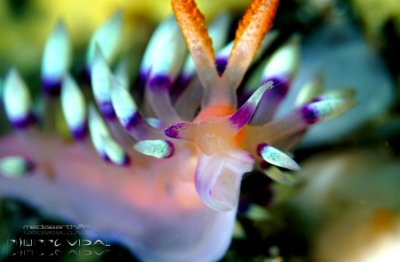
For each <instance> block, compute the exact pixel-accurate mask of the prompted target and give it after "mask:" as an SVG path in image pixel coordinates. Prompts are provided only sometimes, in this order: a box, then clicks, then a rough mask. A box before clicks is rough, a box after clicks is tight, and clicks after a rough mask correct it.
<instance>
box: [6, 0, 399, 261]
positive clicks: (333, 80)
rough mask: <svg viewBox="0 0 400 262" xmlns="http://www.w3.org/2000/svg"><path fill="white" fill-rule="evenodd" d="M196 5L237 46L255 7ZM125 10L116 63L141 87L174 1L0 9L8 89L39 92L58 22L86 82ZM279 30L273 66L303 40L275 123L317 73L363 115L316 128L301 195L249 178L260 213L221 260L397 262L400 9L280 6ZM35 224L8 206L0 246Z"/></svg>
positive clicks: (25, 212) (240, 228)
mask: <svg viewBox="0 0 400 262" xmlns="http://www.w3.org/2000/svg"><path fill="white" fill-rule="evenodd" d="M196 2H197V4H198V7H199V9H200V10H201V11H202V12H203V14H204V15H205V17H206V21H210V20H212V18H214V17H215V16H216V15H217V14H218V13H219V12H220V11H222V10H228V11H229V12H230V13H231V14H232V15H233V17H234V18H235V19H234V23H233V24H232V29H231V31H232V32H231V33H230V35H231V37H232V38H233V36H234V30H235V28H236V25H237V22H238V21H239V19H240V17H241V15H242V14H243V12H244V10H245V9H246V8H247V7H248V6H249V4H250V1H249V0H219V1H212V0H197V1H196ZM118 10H121V11H123V17H124V18H123V19H124V28H123V36H122V37H123V41H122V44H121V46H120V48H119V51H118V56H117V59H118V58H119V57H129V73H130V77H131V78H132V80H133V82H135V79H136V77H137V72H138V67H139V65H140V62H141V56H142V54H143V51H144V49H145V47H146V44H147V41H148V39H149V38H150V36H151V33H152V32H153V30H154V28H155V27H156V25H157V24H158V23H159V22H160V21H161V20H163V19H164V18H166V17H168V16H169V15H171V14H172V9H171V4H170V1H169V0H157V1H141V0H96V1H82V0H80V1H78V0H68V1H53V0H37V1H35V0H4V1H1V2H0V36H1V39H0V87H1V80H2V79H3V77H4V75H5V73H6V72H7V70H8V69H9V68H10V67H13V66H14V67H16V68H17V69H18V70H19V71H20V72H21V75H22V76H23V78H24V79H25V80H26V82H27V83H28V85H29V86H30V88H32V89H33V90H39V89H40V66H41V57H42V54H43V47H44V44H45V41H46V39H47V37H48V35H49V34H50V33H51V32H52V30H53V29H54V27H55V25H56V23H57V21H58V20H59V19H60V18H62V19H64V21H65V24H66V27H67V29H68V33H69V34H70V37H71V39H72V42H73V67H72V71H73V73H74V74H75V75H79V74H80V73H81V72H82V71H83V70H84V66H85V56H86V50H87V44H88V42H89V40H90V37H91V35H92V34H93V32H94V31H95V30H96V28H97V27H98V26H100V25H101V24H102V23H103V22H104V21H106V20H107V19H108V18H109V17H110V16H111V15H112V14H113V13H114V12H115V11H118ZM274 28H277V29H278V30H279V31H280V36H279V37H278V39H277V40H276V43H275V44H274V45H272V47H271V49H270V50H268V51H267V52H266V53H265V54H264V57H265V58H267V57H268V55H270V54H271V52H272V51H273V50H274V49H276V48H277V47H278V46H279V45H280V44H281V43H283V42H284V41H285V40H287V38H288V37H289V36H291V35H292V34H294V33H297V34H299V35H300V36H301V39H302V40H301V42H302V47H301V59H302V60H301V65H300V70H299V73H298V75H297V77H296V78H295V80H294V82H293V85H292V87H291V91H290V93H289V94H288V97H287V100H286V101H285V103H284V104H283V105H282V107H281V109H280V113H279V114H284V113H285V112H288V111H289V109H290V104H293V101H294V99H295V96H296V94H297V93H296V92H298V89H299V88H300V86H301V85H302V84H303V83H304V82H305V81H306V80H307V79H309V78H310V77H312V76H313V75H315V74H317V73H319V72H322V74H323V75H324V79H325V87H326V88H327V89H330V88H335V87H351V88H354V89H356V90H357V96H356V99H357V100H358V102H359V105H358V106H357V107H356V108H355V109H352V111H350V112H349V113H348V114H346V115H345V116H343V117H340V118H338V119H335V120H334V121H331V122H328V123H324V124H321V125H319V126H318V127H316V128H313V129H312V130H310V134H309V135H308V136H307V137H306V138H305V140H304V142H303V143H302V144H301V145H300V147H299V148H298V149H297V150H296V151H295V153H294V155H295V159H296V160H297V161H298V162H299V163H300V165H301V166H302V168H303V170H302V171H301V172H299V173H296V174H295V175H296V176H297V177H298V178H299V182H298V183H297V184H296V185H293V186H288V185H282V184H278V183H275V182H274V183H273V182H272V181H271V180H270V179H268V178H266V177H263V175H260V174H253V175H252V176H246V177H245V178H244V181H243V185H242V195H243V198H245V199H247V200H249V201H250V202H252V203H253V204H254V207H255V209H252V211H251V212H249V211H248V210H247V211H246V212H241V213H239V215H238V223H237V228H236V231H235V238H234V240H233V242H232V245H231V248H230V249H229V251H228V253H227V255H226V257H225V258H224V259H223V260H222V261H260V262H261V261H291V262H302V261H317V262H319V261H323V262H329V261H352V262H353V261H398V259H399V258H400V190H399V189H400V159H399V157H400V97H399V90H400V1H398V0H347V1H346V0H281V3H280V7H279V9H278V14H277V17H276V20H275V23H274ZM29 219H36V220H39V221H42V223H46V222H47V223H54V221H52V220H51V222H50V220H48V218H43V217H41V216H40V212H38V211H37V210H32V209H30V208H29V207H28V206H25V205H24V204H23V203H19V202H17V201H14V200H10V199H3V200H1V201H0V232H2V233H1V234H0V238H1V239H2V240H4V239H7V238H10V237H16V236H18V234H19V233H20V232H18V229H20V228H21V227H20V225H21V224H24V223H25V221H26V220H29ZM17 225H18V226H17ZM1 243H3V242H1ZM9 254H10V248H7V247H5V246H4V245H2V244H0V259H1V260H2V261H12V259H13V257H10V256H9ZM79 259H82V261H118V260H121V261H122V260H124V259H125V260H126V259H131V260H134V258H133V257H131V254H130V253H129V251H128V250H126V249H124V247H121V246H117V245H115V246H114V245H113V246H112V248H111V251H110V252H109V253H108V255H107V256H87V257H79ZM27 261H28V260H27ZM29 261H30V260H29ZM65 261H66V260H65ZM74 261H77V260H74Z"/></svg>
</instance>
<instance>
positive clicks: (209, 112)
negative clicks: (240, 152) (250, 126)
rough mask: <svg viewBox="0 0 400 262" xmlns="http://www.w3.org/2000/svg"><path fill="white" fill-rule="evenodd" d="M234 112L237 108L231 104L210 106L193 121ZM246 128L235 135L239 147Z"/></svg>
mask: <svg viewBox="0 0 400 262" xmlns="http://www.w3.org/2000/svg"><path fill="white" fill-rule="evenodd" d="M234 113H235V109H233V108H232V107H230V106H226V105H217V106H212V107H208V108H206V109H204V110H202V111H201V112H200V113H199V115H198V116H197V117H196V119H195V120H194V121H193V122H194V123H196V122H201V121H205V120H207V118H209V117H213V116H217V117H224V116H229V115H232V114H234ZM244 130H245V129H244V128H242V129H240V130H239V131H238V132H237V134H236V136H235V139H234V141H235V143H236V146H238V147H239V146H240V145H242V143H243V139H244V134H245V132H244Z"/></svg>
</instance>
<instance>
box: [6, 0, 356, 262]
mask: <svg viewBox="0 0 400 262" xmlns="http://www.w3.org/2000/svg"><path fill="white" fill-rule="evenodd" d="M172 6H173V9H174V12H175V16H176V18H169V19H167V20H165V21H164V22H162V23H161V24H160V25H159V26H158V28H157V29H156V31H155V32H154V34H153V36H152V38H151V40H150V42H149V45H148V47H147V49H146V52H145V53H144V57H143V60H142V64H141V67H140V78H141V80H142V81H141V82H143V83H145V84H144V88H143V90H136V91H137V92H136V93H138V95H135V99H134V96H132V94H131V92H130V91H129V89H128V86H129V79H128V77H127V71H126V70H127V68H126V65H125V64H124V63H123V62H122V63H121V64H120V65H119V66H117V67H116V69H115V71H112V70H111V69H110V63H111V61H112V57H113V56H114V55H115V50H116V46H117V44H118V41H117V39H118V35H119V32H120V28H121V17H122V15H121V13H117V14H116V15H115V16H114V17H112V19H111V20H110V21H109V22H107V23H105V24H104V25H103V26H102V27H100V28H99V29H98V31H96V33H95V34H94V37H93V38H92V41H91V43H90V45H89V51H88V56H87V63H86V67H87V69H88V70H87V71H88V73H89V74H90V80H91V86H92V90H93V98H92V100H94V101H95V102H96V104H97V108H98V109H96V106H95V105H93V104H92V103H90V102H89V103H88V105H86V102H85V101H87V100H90V98H88V94H87V92H86V93H85V92H84V91H83V90H82V89H81V88H80V86H79V85H80V84H81V83H80V82H77V81H76V80H75V79H74V77H73V76H71V75H70V74H69V70H70V65H71V60H70V57H71V45H70V40H69V36H68V34H67V31H66V29H65V25H64V23H63V22H60V23H59V24H58V25H57V26H56V28H55V30H54V32H53V33H52V35H51V36H50V37H49V40H48V42H47V44H46V47H45V51H44V55H43V63H42V81H43V97H42V100H43V106H42V107H43V108H44V110H42V111H43V112H42V114H41V115H40V114H39V115H38V113H37V112H38V110H35V109H37V108H34V107H32V103H31V98H30V94H29V91H28V87H27V85H26V84H25V83H24V81H23V79H22V77H21V76H20V75H19V73H18V71H17V70H16V69H11V70H10V71H9V72H8V73H7V75H6V76H5V79H4V92H3V93H4V94H3V100H4V111H5V113H6V116H7V118H8V120H9V122H10V123H11V124H12V126H13V127H14V132H13V133H12V134H10V135H8V136H6V137H3V138H2V139H1V141H0V172H1V174H2V176H1V177H0V193H1V195H3V196H11V197H15V198H18V199H22V200H23V201H25V202H28V203H30V204H31V205H33V206H35V207H36V208H37V209H39V210H40V211H41V212H42V213H43V214H46V215H50V216H56V217H61V218H63V219H66V220H68V221H71V222H76V223H83V224H86V225H88V226H89V227H90V230H87V231H85V232H83V234H85V236H86V237H92V238H96V237H100V238H106V239H108V240H109V241H117V242H119V243H122V244H123V245H125V246H127V247H128V248H130V250H131V251H132V252H133V253H134V254H135V255H136V256H137V257H138V258H139V259H140V260H143V261H215V260H218V259H220V258H221V257H222V256H223V255H224V253H225V252H226V250H227V248H228V246H229V244H230V241H231V237H232V232H233V227H234V223H235V217H236V212H237V207H238V200H239V190H240V183H241V179H242V176H243V174H244V173H246V172H250V171H252V170H254V169H255V170H258V171H261V172H264V173H265V174H266V175H267V176H269V177H271V178H273V179H275V180H278V181H279V182H283V183H288V184H290V183H292V182H293V176H292V175H290V174H288V173H287V172H286V171H282V170H281V169H280V168H283V169H290V170H299V169H300V167H299V165H298V164H297V163H296V162H295V161H294V160H293V159H292V158H291V157H290V156H289V155H288V153H285V152H288V151H290V150H291V149H293V148H294V146H295V145H296V144H297V143H298V142H299V141H300V140H301V138H302V136H303V135H304V133H305V131H306V130H307V128H308V127H309V126H310V125H312V124H315V123H318V122H321V121H325V120H329V119H331V118H334V117H336V116H338V115H340V114H342V113H344V112H345V111H347V110H348V109H350V108H351V107H352V106H354V104H355V102H354V100H353V99H352V97H353V95H354V94H353V93H352V92H351V91H349V90H334V91H330V92H328V93H323V92H322V83H321V81H320V78H319V77H317V78H316V79H313V80H311V81H310V82H309V83H306V84H305V87H304V89H303V91H302V92H301V94H300V95H299V98H298V101H296V105H295V109H294V110H293V112H292V113H290V114H289V115H287V116H285V117H283V118H280V119H273V115H274V113H275V111H276V110H277V108H278V106H279V103H280V102H281V101H282V100H283V98H284V96H285V94H286V93H287V92H288V89H289V86H290V83H291V80H292V79H293V77H294V76H295V73H296V69H297V65H298V59H299V58H298V57H299V55H298V52H299V51H298V49H299V48H298V47H299V40H298V38H296V37H293V38H292V39H290V40H289V41H288V42H287V43H286V44H284V45H283V46H282V47H280V48H279V49H278V50H277V51H276V52H275V53H274V54H273V55H272V56H271V57H270V59H268V61H267V62H265V63H261V64H262V68H261V70H256V71H257V73H254V75H252V76H250V77H249V82H248V83H245V85H244V87H243V88H241V89H238V87H239V86H240V84H241V82H242V80H243V77H244V75H245V73H246V71H247V69H248V67H249V66H250V64H251V63H252V62H253V61H254V59H256V58H258V57H260V53H261V52H262V51H263V49H265V48H266V47H267V46H268V44H269V43H271V41H272V40H273V39H274V37H275V36H276V34H277V33H276V32H271V33H269V34H266V33H267V31H268V30H269V29H270V28H271V27H272V21H273V18H274V16H275V13H276V10H277V7H278V0H253V1H252V3H251V6H250V8H249V9H248V10H247V11H246V13H245V15H244V17H243V19H242V20H241V22H240V23H239V27H238V29H237V31H236V36H235V39H234V41H233V42H232V43H228V44H226V39H225V38H226V35H227V32H228V25H229V23H230V22H229V16H228V15H227V14H222V15H221V16H219V17H218V18H217V19H216V20H215V21H214V22H212V23H211V24H210V25H209V27H208V29H206V27H205V20H204V17H203V15H202V14H201V13H200V11H199V10H198V9H197V7H196V5H195V3H194V1H193V0H173V1H172ZM208 32H210V36H209V33H208ZM211 39H212V40H211ZM185 43H186V45H187V47H188V49H189V51H190V55H189V56H188V55H187V54H186V48H185ZM224 46H225V47H224ZM214 51H215V52H217V53H216V54H214ZM196 73H197V76H196ZM255 83H256V84H255ZM258 86H260V87H258ZM59 97H60V99H58V98H59ZM58 108H61V110H62V112H63V115H64V119H65V122H66V124H67V126H68V128H69V130H70V132H71V134H72V137H73V138H74V140H75V143H71V142H67V141H65V140H63V139H62V138H60V137H57V136H56V134H54V133H51V132H50V131H54V130H55V129H56V128H55V124H54V123H57V122H60V120H59V118H60V117H61V116H59V115H58V113H57V112H58ZM199 109H200V110H199ZM98 110H99V111H100V112H99V111H98ZM61 118H62V117H61ZM278 148H279V149H278ZM278 167H280V168H278Z"/></svg>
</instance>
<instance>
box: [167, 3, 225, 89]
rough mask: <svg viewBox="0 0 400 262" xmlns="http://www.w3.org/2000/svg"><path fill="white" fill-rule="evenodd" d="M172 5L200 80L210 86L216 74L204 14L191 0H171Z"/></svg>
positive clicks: (215, 79)
mask: <svg viewBox="0 0 400 262" xmlns="http://www.w3.org/2000/svg"><path fill="white" fill-rule="evenodd" d="M172 7H173V9H174V12H175V15H176V19H177V20H178V23H179V25H180V27H181V30H182V32H183V35H184V37H185V40H186V44H187V46H188V47H189V50H190V53H191V54H192V57H193V60H194V63H195V65H196V69H197V73H198V76H199V78H200V81H201V83H202V85H203V87H204V88H205V89H209V88H212V87H213V86H215V83H216V81H217V78H218V74H217V71H216V68H215V62H214V50H213V48H212V41H211V38H210V37H209V35H208V31H207V29H206V28H205V27H204V16H203V15H202V14H201V13H200V11H199V10H198V9H197V6H196V3H195V2H194V1H193V0H173V1H172Z"/></svg>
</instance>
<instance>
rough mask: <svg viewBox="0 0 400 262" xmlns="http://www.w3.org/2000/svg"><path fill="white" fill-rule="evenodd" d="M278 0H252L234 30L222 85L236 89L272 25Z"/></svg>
mask: <svg viewBox="0 0 400 262" xmlns="http://www.w3.org/2000/svg"><path fill="white" fill-rule="evenodd" d="M278 4H279V0H253V1H252V3H251V6H250V8H249V9H247V11H246V13H245V14H244V16H243V18H242V20H241V21H240V23H239V27H238V29H237V30H236V36H235V42H234V46H233V49H232V51H231V54H230V56H229V61H228V65H227V68H226V69H225V72H224V74H223V82H224V85H225V86H227V87H229V88H233V89H236V88H237V87H238V86H239V84H240V82H241V81H242V79H243V76H244V74H245V72H246V70H247V68H248V67H249V65H250V63H251V61H252V59H253V57H254V55H255V53H256V52H257V49H258V48H259V46H260V43H261V41H262V39H263V38H264V36H265V34H266V33H267V32H268V30H269V29H270V28H271V27H272V21H273V19H274V17H275V14H276V10H277V8H278Z"/></svg>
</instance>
